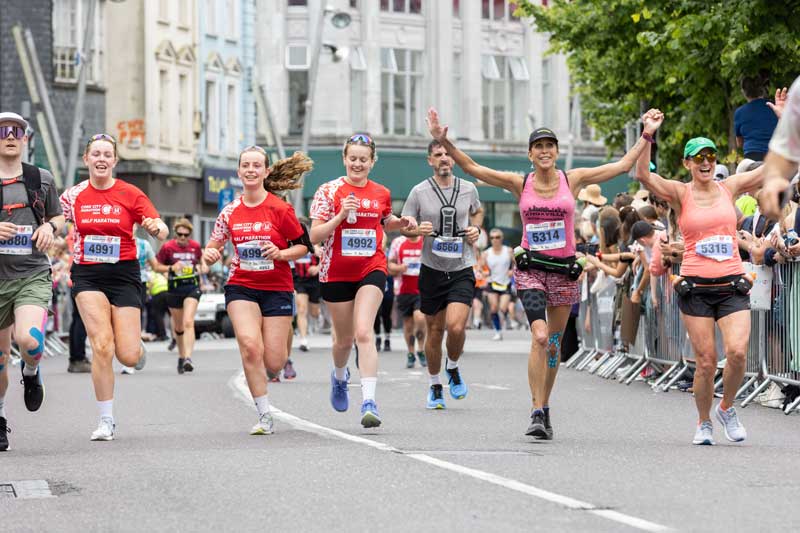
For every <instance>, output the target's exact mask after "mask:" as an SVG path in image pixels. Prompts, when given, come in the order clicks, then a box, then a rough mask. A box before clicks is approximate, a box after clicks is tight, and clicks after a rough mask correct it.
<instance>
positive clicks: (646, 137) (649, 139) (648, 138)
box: [642, 131, 656, 144]
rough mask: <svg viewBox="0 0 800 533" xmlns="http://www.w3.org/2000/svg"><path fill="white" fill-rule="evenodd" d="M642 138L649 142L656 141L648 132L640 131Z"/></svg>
mask: <svg viewBox="0 0 800 533" xmlns="http://www.w3.org/2000/svg"><path fill="white" fill-rule="evenodd" d="M642 139H644V140H645V141H647V142H649V143H650V144H653V143H654V142H656V140H655V139H654V138H653V136H652V135H650V134H649V133H647V132H646V131H643V132H642Z"/></svg>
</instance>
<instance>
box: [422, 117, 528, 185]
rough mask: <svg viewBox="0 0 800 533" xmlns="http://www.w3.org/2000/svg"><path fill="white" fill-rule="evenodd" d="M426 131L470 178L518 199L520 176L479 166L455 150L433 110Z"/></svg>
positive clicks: (445, 128)
mask: <svg viewBox="0 0 800 533" xmlns="http://www.w3.org/2000/svg"><path fill="white" fill-rule="evenodd" d="M427 121H428V129H429V130H430V133H431V136H432V137H433V138H434V139H436V140H437V141H439V142H440V143H442V146H444V148H445V150H447V153H448V154H450V157H452V158H453V160H454V161H455V162H456V164H457V165H458V166H460V167H461V169H462V170H463V171H464V172H466V173H467V174H469V175H470V176H472V177H473V178H476V179H479V180H481V181H483V182H486V183H488V184H489V185H494V186H495V187H500V188H503V189H506V190H507V191H509V192H511V194H513V195H514V196H515V197H517V198H519V197H520V195H521V194H522V181H523V180H522V176H520V175H519V174H515V173H514V172H500V171H497V170H494V169H491V168H489V167H484V166H483V165H479V164H478V163H476V162H475V161H473V160H472V158H471V157H470V156H468V155H467V154H465V153H464V152H462V151H461V150H459V149H458V148H456V146H455V145H454V144H453V143H452V142H451V141H450V139H448V138H447V126H442V125H441V123H440V122H439V113H438V112H437V111H436V110H435V109H434V108H430V109H429V110H428V117H427Z"/></svg>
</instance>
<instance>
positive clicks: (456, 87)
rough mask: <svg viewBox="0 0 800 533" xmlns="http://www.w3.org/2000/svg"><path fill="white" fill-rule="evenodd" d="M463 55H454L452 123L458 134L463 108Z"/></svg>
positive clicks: (457, 53)
mask: <svg viewBox="0 0 800 533" xmlns="http://www.w3.org/2000/svg"><path fill="white" fill-rule="evenodd" d="M461 90H462V86H461V54H460V53H459V52H456V53H454V54H453V93H452V94H453V99H452V102H453V104H452V107H451V110H452V111H451V112H452V113H453V119H452V120H451V121H450V124H452V130H453V131H454V132H455V133H456V134H458V132H459V131H460V130H461V116H462V112H461V106H462V105H463V104H462V99H461V95H462V93H461Z"/></svg>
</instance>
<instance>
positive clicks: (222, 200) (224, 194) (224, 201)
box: [218, 187, 236, 212]
mask: <svg viewBox="0 0 800 533" xmlns="http://www.w3.org/2000/svg"><path fill="white" fill-rule="evenodd" d="M235 193H236V189H232V188H230V187H229V188H227V189H222V190H221V191H219V204H218V211H220V212H221V211H222V209H223V208H224V207H225V206H226V205H228V204H229V203H231V202H232V201H233V197H234V195H235Z"/></svg>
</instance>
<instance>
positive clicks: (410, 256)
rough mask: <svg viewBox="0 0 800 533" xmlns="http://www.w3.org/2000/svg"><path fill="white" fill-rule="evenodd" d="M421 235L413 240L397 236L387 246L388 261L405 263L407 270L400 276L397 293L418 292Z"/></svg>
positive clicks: (422, 240) (422, 242)
mask: <svg viewBox="0 0 800 533" xmlns="http://www.w3.org/2000/svg"><path fill="white" fill-rule="evenodd" d="M424 243H425V240H424V239H423V238H422V237H419V238H418V239H417V242H413V241H412V240H411V239H409V238H408V237H398V238H396V239H395V240H393V241H392V245H391V246H390V247H389V261H392V262H393V263H399V264H401V265H406V266H407V267H408V270H406V271H405V273H404V274H403V276H402V277H401V278H400V291H399V292H398V293H397V294H419V268H420V264H421V263H420V261H421V256H422V245H423V244H424Z"/></svg>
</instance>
